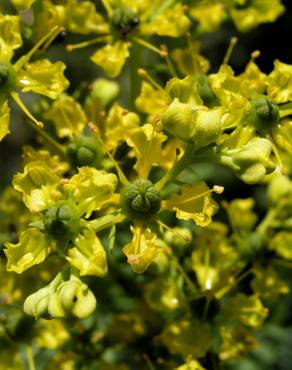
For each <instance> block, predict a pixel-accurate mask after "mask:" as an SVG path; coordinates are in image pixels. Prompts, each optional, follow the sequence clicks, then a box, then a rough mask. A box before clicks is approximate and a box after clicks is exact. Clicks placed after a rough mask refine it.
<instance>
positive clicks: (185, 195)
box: [163, 182, 218, 227]
mask: <svg viewBox="0 0 292 370" xmlns="http://www.w3.org/2000/svg"><path fill="white" fill-rule="evenodd" d="M211 193H212V190H210V189H209V188H208V186H207V185H206V184H205V183H204V182H198V183H196V184H194V185H184V186H182V188H181V193H180V194H173V195H172V196H171V198H170V199H169V200H167V201H165V202H163V206H164V207H165V208H167V209H169V210H172V211H175V212H176V217H177V218H179V219H181V220H194V222H195V223H196V224H197V225H199V226H202V227H204V226H208V225H209V224H210V223H211V222H212V216H213V215H214V214H215V213H216V212H217V210H218V205H217V203H216V202H215V201H214V200H213V199H212V198H211Z"/></svg>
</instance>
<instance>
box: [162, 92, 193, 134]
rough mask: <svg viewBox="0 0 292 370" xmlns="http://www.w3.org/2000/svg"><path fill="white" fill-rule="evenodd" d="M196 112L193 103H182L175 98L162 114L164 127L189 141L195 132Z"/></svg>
mask: <svg viewBox="0 0 292 370" xmlns="http://www.w3.org/2000/svg"><path fill="white" fill-rule="evenodd" d="M195 113H196V109H195V108H194V106H193V105H192V104H185V103H181V102H180V101H179V100H178V98H175V99H174V100H173V102H172V103H171V104H170V105H169V106H168V108H167V109H166V111H165V112H164V114H163V115H162V120H161V121H162V125H163V128H164V129H165V130H166V131H167V132H169V133H170V134H172V135H173V136H175V137H178V138H180V139H181V140H186V141H189V140H190V139H191V138H192V136H193V133H194V125H193V119H194V116H195Z"/></svg>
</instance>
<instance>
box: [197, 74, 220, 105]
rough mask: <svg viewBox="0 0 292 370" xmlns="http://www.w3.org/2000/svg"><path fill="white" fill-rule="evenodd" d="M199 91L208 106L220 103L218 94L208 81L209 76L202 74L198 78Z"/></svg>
mask: <svg viewBox="0 0 292 370" xmlns="http://www.w3.org/2000/svg"><path fill="white" fill-rule="evenodd" d="M197 91H198V93H199V95H200V98H201V99H202V100H203V103H204V105H206V106H207V107H214V106H215V105H216V104H217V103H218V99H217V96H216V95H215V94H214V92H213V90H212V89H211V87H210V85H209V83H208V76H206V75H201V76H199V77H198V78H197Z"/></svg>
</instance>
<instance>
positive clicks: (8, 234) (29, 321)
mask: <svg viewBox="0 0 292 370" xmlns="http://www.w3.org/2000/svg"><path fill="white" fill-rule="evenodd" d="M11 3H12V4H13V6H14V7H15V12H19V15H8V14H0V139H3V138H4V137H5V136H7V135H8V134H9V112H10V108H9V106H8V103H9V104H10V100H11V99H12V100H13V101H14V102H15V103H16V104H17V105H18V106H19V107H20V108H21V109H22V111H23V112H24V114H25V116H24V118H23V121H24V122H26V123H28V124H29V125H30V126H31V127H32V128H33V129H34V130H35V132H36V138H37V140H36V141H34V142H33V143H32V144H31V145H26V146H24V147H23V148H22V153H23V156H22V163H21V164H20V168H19V170H18V171H17V173H16V174H15V175H14V176H13V180H12V182H11V184H10V185H9V186H7V187H6V189H5V190H4V191H3V192H2V194H1V198H0V217H1V223H0V243H1V244H0V253H1V258H0V276H1V285H0V343H1V347H0V357H1V361H0V370H2V368H3V369H13V370H18V369H19V370H21V369H26V368H27V366H28V367H29V369H30V370H34V369H35V361H37V363H38V361H39V363H40V364H41V365H40V368H43V369H46V370H50V369H53V368H55V367H56V366H59V368H60V369H63V370H71V369H72V370H73V369H84V370H85V369H92V370H94V369H102V370H111V369H120V370H130V369H138V368H139V369H144V368H145V369H146V368H148V369H151V370H153V369H163V370H173V369H176V370H204V369H205V370H210V369H219V368H223V366H225V364H232V360H234V359H238V358H240V357H243V356H244V355H245V354H246V353H248V352H250V351H254V350H256V348H257V346H258V343H259V341H258V338H257V335H256V334H255V332H256V330H258V329H260V328H262V327H263V326H264V321H265V319H266V318H267V317H268V314H269V310H270V309H272V308H273V304H274V303H275V301H276V300H277V299H279V296H280V295H283V294H287V293H288V292H289V288H288V283H287V282H286V281H285V279H283V277H282V271H281V268H287V267H291V260H292V250H291V247H290V246H291V245H292V231H291V220H292V180H291V174H292V161H291V155H292V145H291V140H290V139H291V138H292V118H291V117H292V66H291V65H288V64H285V63H282V62H281V61H279V60H276V61H275V62H274V68H273V70H272V71H271V72H270V73H268V74H266V73H264V72H262V71H261V70H260V68H259V67H258V65H257V64H256V58H257V57H258V56H259V52H258V51H255V52H254V53H252V55H251V59H250V61H249V62H248V63H247V65H246V67H245V69H244V71H243V72H242V73H240V74H237V73H235V72H234V71H233V69H232V68H231V66H230V65H229V59H230V54H231V53H232V48H233V47H234V46H235V40H234V39H232V40H231V44H230V48H229V49H228V50H227V53H226V56H225V58H224V60H223V63H222V65H221V66H220V68H219V70H218V71H217V72H211V73H209V69H210V62H209V61H208V60H207V59H206V58H205V57H203V56H202V55H201V54H200V50H199V43H198V41H197V40H195V39H194V36H193V33H192V32H193V28H194V27H195V28H196V31H197V32H198V33H203V32H211V31H212V32H213V31H215V30H216V29H217V28H218V27H219V26H220V25H221V23H222V22H224V21H226V20H227V19H229V18H230V19H231V20H232V21H233V22H234V23H235V25H236V27H237V28H238V29H239V31H242V32H245V31H248V30H249V29H251V28H252V27H255V26H256V25H258V24H260V23H263V22H272V21H274V20H276V18H277V17H278V16H280V15H281V14H282V12H283V11H284V7H283V5H282V4H281V2H280V1H279V0H252V1H244V0H242V1H239V0H229V1H227V0H226V1H225V0H222V1H220V0H216V1H209V0H202V1H186V2H180V1H172V0H164V1H163V0H161V1H154V2H153V1H148V0H141V1H132V0H119V1H118V0H102V1H100V2H97V3H98V4H95V2H93V1H80V2H79V1H77V0H64V1H52V0H12V1H11ZM28 18H29V19H31V21H30V22H28V21H27V19H28ZM76 34H79V35H76ZM91 34H97V37H96V38H93V39H88V37H89V35H91ZM60 38H61V39H62V40H63V41H62V42H63V43H64V44H66V47H64V51H63V53H64V55H65V56H66V58H69V57H68V52H70V51H73V50H76V49H81V48H83V47H87V46H88V47H89V46H91V45H97V48H96V50H94V53H93V54H92V55H91V56H90V60H91V61H92V62H93V63H95V64H96V65H97V66H99V67H101V68H102V69H103V71H104V72H105V74H106V76H105V77H100V78H96V79H94V80H93V79H90V81H79V80H78V76H76V79H77V81H75V80H74V81H73V82H74V84H73V87H72V88H70V89H68V87H69V81H68V79H67V77H65V75H64V70H65V67H66V65H65V63H63V62H61V61H56V62H51V61H50V60H49V59H48V58H49V57H50V56H51V54H50V50H51V49H54V45H57V44H58V42H60V40H59V39H60ZM169 38H172V39H175V42H176V44H175V45H176V46H175V47H172V45H173V43H171V42H169ZM161 42H165V43H167V45H164V44H162V45H160V43H161ZM32 43H33V44H34V46H33V47H32V48H31V49H29V50H28V51H27V50H26V48H28V44H32ZM51 44H52V46H51ZM157 44H159V46H157ZM177 45H181V47H178V46H177ZM50 46H51V47H50ZM65 50H66V51H65ZM149 50H150V51H153V52H154V57H157V55H158V59H157V60H158V61H159V62H157V63H161V64H162V66H163V68H161V71H160V72H159V71H158V72H157V71H156V72H153V73H152V72H150V71H148V70H147V69H144V68H143V67H145V66H144V64H143V58H142V57H143V56H145V55H148V54H147V53H148V52H149ZM14 54H16V56H17V59H16V60H14ZM155 54H157V55H156V56H155ZM52 55H53V56H52V58H53V59H54V58H55V56H54V54H53V53H52ZM61 55H62V53H61ZM69 55H70V58H72V59H74V58H75V56H76V58H78V57H79V56H77V53H71V54H69ZM80 55H81V57H82V55H83V54H82V53H80ZM151 57H153V55H152V56H150V57H149V58H151ZM32 58H33V60H32ZM127 59H129V64H130V66H127V65H126V60H127ZM81 63H82V64H83V63H84V65H87V60H82V62H81ZM89 65H90V64H89ZM91 67H92V66H91ZM89 68H90V67H89ZM158 70H159V69H158ZM128 71H129V75H130V79H131V81H130V82H131V88H130V91H129V89H128V87H127V89H126V90H125V87H124V85H126V83H123V80H122V79H123V77H124V72H125V75H127V72H128ZM120 74H121V83H119V82H118V81H116V80H108V79H107V78H106V77H117V76H119V75H120ZM68 75H69V74H68ZM165 76H166V77H165ZM68 78H69V77H68ZM72 79H74V78H73V76H72ZM67 89H68V90H67ZM66 90H67V91H66ZM124 90H125V93H124ZM20 92H34V93H36V94H40V95H42V97H41V98H40V99H39V100H38V101H37V102H35V103H34V104H33V105H31V107H30V108H28V107H27V106H26V105H24V103H23V101H22V100H21V95H20ZM123 94H124V95H125V96H123ZM127 94H128V95H129V96H130V99H129V100H130V102H129V101H128V99H127V98H128V97H127V96H126V95H127ZM52 100H53V101H52ZM121 101H122V103H121ZM11 107H13V105H11ZM208 170H209V172H212V174H211V173H209V174H208V173H207V172H208ZM222 173H227V174H228V176H229V178H231V180H230V181H229V182H228V181H227V180H226V179H224V176H222ZM230 182H233V183H236V184H240V185H239V186H243V187H244V188H248V189H250V188H252V187H251V186H252V185H253V186H256V185H258V184H260V185H261V186H260V191H261V192H262V194H264V196H265V198H266V208H265V210H264V211H263V209H260V210H259V207H258V204H257V201H256V200H255V199H254V198H253V197H252V196H250V195H246V194H244V195H242V194H240V193H239V192H238V193H237V195H236V196H235V197H230V196H229V194H228V189H229V187H230ZM218 211H219V212H218ZM217 212H218V213H217ZM290 243H291V244H290ZM83 319H86V320H83ZM48 320H50V321H48ZM2 344H3V345H2ZM48 350H50V351H48ZM24 352H25V353H26V359H24V360H23V358H24ZM26 363H27V365H26Z"/></svg>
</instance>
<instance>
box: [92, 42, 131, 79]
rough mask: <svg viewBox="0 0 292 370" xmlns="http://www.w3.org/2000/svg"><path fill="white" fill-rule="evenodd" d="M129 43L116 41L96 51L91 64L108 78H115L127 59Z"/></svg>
mask: <svg viewBox="0 0 292 370" xmlns="http://www.w3.org/2000/svg"><path fill="white" fill-rule="evenodd" d="M130 45H131V44H130V43H129V42H124V41H117V42H116V43H114V44H112V45H110V44H108V45H106V46H104V47H102V48H101V49H98V50H97V51H96V52H95V53H94V54H93V55H92V56H91V58H90V59H91V60H92V61H93V63H95V64H97V65H98V66H99V67H101V68H102V69H103V70H104V71H105V73H106V74H107V75H108V76H109V77H117V76H118V75H119V74H120V73H121V70H122V68H123V66H124V64H125V63H126V59H127V58H128V57H129V55H130V54H129V47H130Z"/></svg>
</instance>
